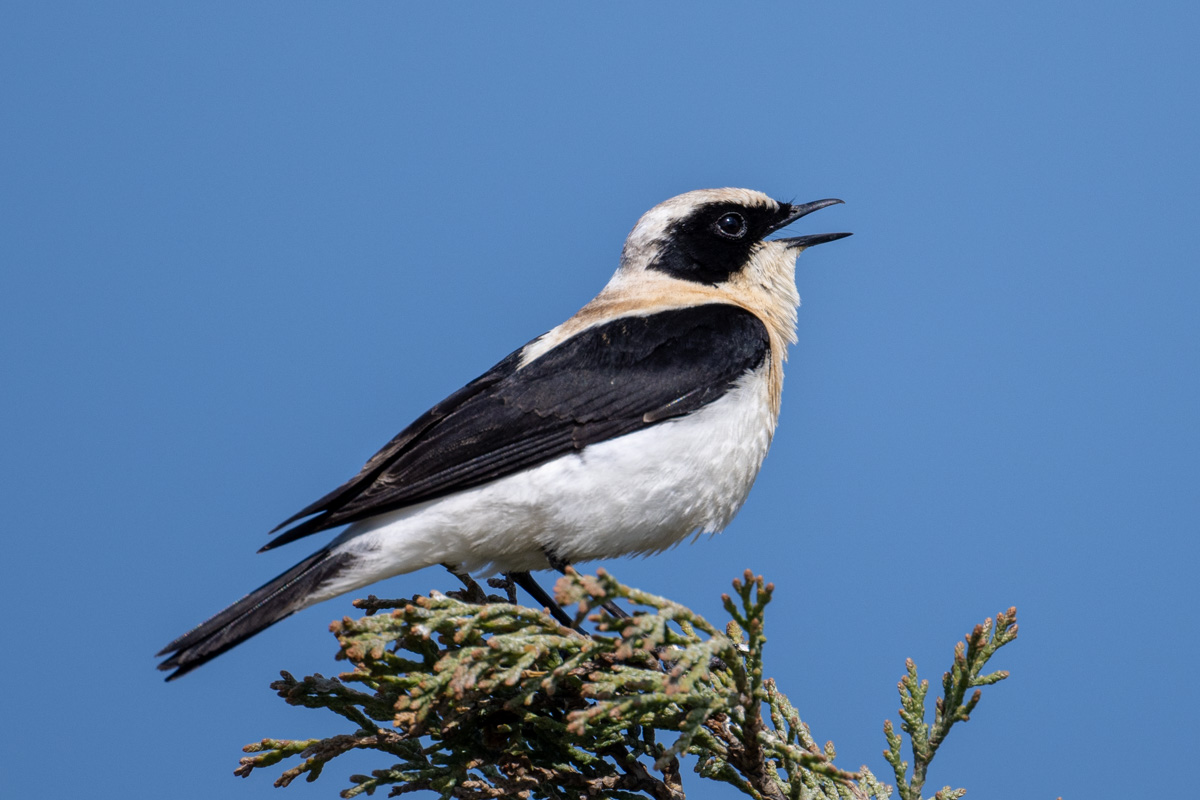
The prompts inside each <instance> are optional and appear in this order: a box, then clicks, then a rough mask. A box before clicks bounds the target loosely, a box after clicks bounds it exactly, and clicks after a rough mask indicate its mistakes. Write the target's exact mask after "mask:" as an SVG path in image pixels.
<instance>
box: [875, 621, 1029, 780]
mask: <svg viewBox="0 0 1200 800" xmlns="http://www.w3.org/2000/svg"><path fill="white" fill-rule="evenodd" d="M965 638H966V641H965V646H964V642H959V643H958V644H957V645H955V647H954V666H953V667H951V669H950V671H949V672H946V673H945V674H943V676H942V692H943V694H942V696H941V697H939V698H938V699H937V701H936V703H935V706H934V708H935V712H934V719H933V725H932V726H930V725H928V724H926V722H925V696H926V694H928V692H929V681H927V680H921V679H920V678H918V676H917V665H916V664H915V663H914V662H913V660H912V659H911V658H910V659H908V660H907V661H905V666H906V674H905V676H904V677H903V678H901V679H900V683H899V684H898V685H897V686H898V688H899V690H900V710H899V714H900V729H901V730H903V731H904V732H905V733H907V734H908V735H909V739H910V741H911V745H912V755H913V774H912V779H911V780H909V779H908V777H907V775H908V762H907V761H905V760H904V759H903V756H902V753H901V748H902V746H903V742H902V740H901V738H900V735H899V734H898V733H896V731H895V729H894V728H893V726H892V722H891V720H887V721H885V722H884V723H883V733H884V736H885V737H887V742H888V749H887V750H885V751H884V753H883V755H884V758H886V759H887V760H888V763H889V764H891V765H892V770H893V771H894V772H895V774H896V788H897V789H898V790H899V794H900V798H901V800H921V790H922V789H923V788H924V786H925V779H926V773H927V771H928V769H929V764H930V762H931V761H933V757H934V756H935V755H936V754H937V750H938V748H939V747H941V745H942V743H943V742H944V741H945V740H946V736H947V735H948V734H949V732H950V728H951V727H953V725H954V723H956V722H966V721H967V720H968V719H970V718H971V717H970V715H971V712H972V711H973V710H974V709H975V706H976V705H978V704H979V699H980V697H982V692H981V690H980V689H978V688H976V687H979V686H990V685H992V684H993V683H998V682H999V681H1002V680H1004V679H1005V678H1007V677H1008V672H1007V671H1004V670H1000V671H997V672H992V673H990V674H987V675H981V674H980V673H981V672H982V671H983V667H984V665H986V664H987V662H988V659H990V658H991V657H992V656H993V655H994V654H995V652H996V651H997V650H999V649H1000V648H1001V647H1003V646H1004V645H1006V644H1008V643H1009V642H1011V641H1013V640H1014V639H1016V638H1017V609H1016V608H1015V607H1014V608H1010V609H1008V611H1003V612H1001V613H999V614H997V615H996V621H995V623H994V624H993V622H992V620H991V618H990V617H989V618H988V619H986V620H984V622H983V624H982V625H976V626H975V628H974V630H972V631H971V632H970V633H969V634H967V636H966V637H965ZM969 689H975V691H974V692H973V693H972V695H971V698H970V699H969V700H968V699H966V695H967V691H968V690H969ZM964 701H965V702H964ZM964 794H966V790H965V789H951V788H950V787H949V786H947V787H944V788H943V789H941V790H939V791H938V792H937V793H936V794H935V795H934V800H957V798H959V797H962V796H963V795H964Z"/></svg>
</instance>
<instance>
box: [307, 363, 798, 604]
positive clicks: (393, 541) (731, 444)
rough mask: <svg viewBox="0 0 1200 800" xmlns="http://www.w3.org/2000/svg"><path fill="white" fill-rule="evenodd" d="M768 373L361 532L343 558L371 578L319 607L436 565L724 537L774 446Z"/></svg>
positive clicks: (629, 550) (581, 557) (342, 545)
mask: <svg viewBox="0 0 1200 800" xmlns="http://www.w3.org/2000/svg"><path fill="white" fill-rule="evenodd" d="M767 369H768V367H767V365H766V364H764V365H763V366H761V367H760V368H759V369H758V370H755V371H754V372H751V373H748V374H747V375H746V376H745V377H743V378H742V379H741V380H739V381H738V383H737V384H736V385H735V386H734V388H733V389H731V390H730V391H729V392H728V393H727V394H726V395H725V396H724V397H722V398H721V399H720V400H717V401H715V402H713V403H711V404H709V405H707V406H705V407H704V408H702V409H701V410H699V411H697V412H695V413H692V414H689V415H687V416H685V417H680V418H678V419H673V420H668V421H666V422H661V423H659V424H657V425H654V426H652V427H650V428H646V429H644V430H641V431H637V432H635V433H631V434H628V435H626V436H621V437H618V438H616V439H610V440H608V441H604V442H600V443H598V444H593V445H589V446H588V447H586V448H585V449H584V450H582V451H581V452H579V453H577V454H571V455H567V456H563V457H560V458H557V459H555V460H553V461H549V462H547V463H545V464H542V465H541V466H538V467H535V468H533V469H530V470H526V471H525V472H521V473H518V474H515V475H510V476H508V477H505V478H501V479H499V480H497V481H494V482H492V483H489V484H487V485H485V486H480V487H476V488H474V489H468V490H466V491H462V492H457V493H455V494H452V495H449V496H447V497H443V498H439V499H437V500H431V501H429V502H426V503H421V504H418V505H414V506H410V507H408V508H404V509H401V510H399V511H394V512H391V513H389V514H381V515H380V516H378V517H373V518H371V519H368V520H363V521H362V522H356V523H354V524H352V525H351V526H350V527H349V528H347V529H346V530H345V532H343V533H342V535H341V536H339V537H338V539H337V544H336V549H337V550H343V551H350V552H354V553H356V554H358V555H360V556H361V557H362V561H361V562H360V564H361V568H358V569H353V570H350V573H352V574H346V575H345V576H344V579H343V580H338V581H335V582H334V584H333V585H330V586H327V587H324V591H322V592H321V593H320V595H321V596H320V597H314V598H313V602H316V601H317V600H319V599H324V598H326V597H332V596H334V595H336V594H340V593H342V592H346V591H350V590H352V589H355V588H358V587H360V586H364V585H366V584H368V583H372V582H374V581H377V580H381V579H383V578H386V577H391V576H392V575H399V574H401V573H405V572H412V571H413V570H417V569H422V568H424V567H428V566H432V565H435V564H454V565H458V566H460V567H461V568H464V569H466V570H468V571H471V572H477V571H492V570H504V571H510V570H535V569H546V568H547V566H548V564H547V561H546V557H545V555H544V551H546V550H549V551H550V552H552V553H554V554H555V556H557V557H558V558H561V559H565V560H567V561H570V562H572V563H574V562H578V561H587V560H591V559H597V558H612V557H615V556H621V555H630V554H648V553H655V552H659V551H661V550H664V549H666V548H668V547H671V546H673V545H675V544H678V543H679V542H680V541H681V540H683V539H684V538H686V537H687V536H688V535H689V534H691V533H705V532H716V531H720V530H721V529H723V528H724V527H725V526H726V525H728V524H729V522H730V520H732V519H733V517H734V515H735V514H736V513H737V512H738V509H740V508H741V506H742V503H744V502H745V500H746V496H747V495H748V494H749V492H750V487H751V485H753V483H754V479H755V478H756V477H757V475H758V470H759V467H761V466H762V462H763V458H764V457H766V454H767V448H768V447H769V446H770V444H771V436H772V434H773V433H774V429H775V417H774V415H773V414H772V413H771V409H770V403H769V400H768V390H767V381H766V373H767Z"/></svg>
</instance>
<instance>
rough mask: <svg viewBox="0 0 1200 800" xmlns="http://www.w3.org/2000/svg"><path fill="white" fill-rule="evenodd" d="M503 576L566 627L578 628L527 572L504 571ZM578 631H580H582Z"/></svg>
mask: <svg viewBox="0 0 1200 800" xmlns="http://www.w3.org/2000/svg"><path fill="white" fill-rule="evenodd" d="M504 576H505V577H506V578H508V579H509V580H511V581H512V582H513V583H515V584H516V585H517V586H520V587H521V588H522V589H524V590H525V591H527V592H529V596H530V597H532V598H533V599H534V600H536V601H537V602H539V603H541V604H542V606H543V607H545V608H546V609H548V610H549V611H550V614H551V616H553V617H554V618H555V619H556V620H558V621H559V622H560V623H562V624H563V625H566V626H567V627H568V628H575V630H579V629H578V628H576V627H575V622H574V620H572V619H571V618H570V617H569V616H568V615H567V612H565V611H563V610H562V608H561V607H560V606H559V605H558V603H556V602H555V601H554V598H553V597H551V596H550V595H548V594H546V590H545V589H543V588H542V587H541V586H538V584H537V581H535V580H534V579H533V576H532V575H530V574H529V573H528V572H506V573H504ZM580 632H581V633H582V631H580Z"/></svg>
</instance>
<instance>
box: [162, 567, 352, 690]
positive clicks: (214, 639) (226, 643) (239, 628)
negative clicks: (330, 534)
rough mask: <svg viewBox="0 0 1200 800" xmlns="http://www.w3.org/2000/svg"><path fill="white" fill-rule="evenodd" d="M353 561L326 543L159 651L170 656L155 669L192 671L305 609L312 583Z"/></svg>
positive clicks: (175, 675)
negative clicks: (320, 548)
mask: <svg viewBox="0 0 1200 800" xmlns="http://www.w3.org/2000/svg"><path fill="white" fill-rule="evenodd" d="M355 560H356V559H355V557H354V556H352V555H350V554H349V553H334V552H333V551H332V550H330V549H329V548H325V549H324V550H319V551H317V552H316V553H313V554H312V555H311V556H309V557H308V558H306V559H304V560H303V561H301V562H300V563H299V564H297V565H296V566H294V567H292V568H291V569H289V570H288V571H287V572H284V573H283V574H282V575H280V576H278V577H277V578H275V579H274V580H271V581H268V582H267V583H265V584H263V585H262V586H260V587H258V588H257V589H255V590H254V591H253V592H251V593H250V594H248V595H246V596H245V597H243V598H242V599H241V600H238V601H237V602H236V603H234V604H233V605H231V606H229V608H226V609H225V610H224V611H220V612H218V613H217V614H215V615H214V616H212V617H210V618H209V619H207V620H205V621H204V622H202V623H200V624H199V625H197V626H196V627H195V628H193V629H192V630H190V631H188V632H187V633H185V634H184V635H183V636H180V637H179V638H178V639H176V640H175V641H173V642H171V643H170V644H169V645H167V646H166V647H164V648H163V649H162V650H161V651H159V652H158V655H159V656H165V655H167V654H168V653H171V654H172V655H171V657H170V658H168V659H167V660H166V661H164V662H162V663H161V664H159V665H158V668H159V669H161V670H175V671H174V672H172V673H171V674H170V675H168V676H167V680H168V681H172V680H175V679H176V678H178V677H180V676H181V675H185V674H187V673H189V672H191V671H192V670H194V669H195V668H196V667H198V666H200V665H201V664H205V663H207V662H209V661H211V660H212V659H214V658H216V657H217V656H219V655H221V653H224V652H225V651H226V650H228V649H230V648H231V647H233V646H235V645H237V644H240V643H241V642H244V641H246V640H247V639H249V638H250V637H251V636H253V635H254V634H256V633H259V632H260V631H264V630H266V629H267V628H269V627H271V626H272V625H274V624H275V623H276V622H279V621H280V620H281V619H284V618H285V617H289V616H291V615H292V614H294V613H296V612H297V611H299V610H300V609H302V608H304V607H305V606H306V605H308V603H307V602H306V600H307V599H308V597H310V596H311V595H312V593H313V592H314V591H315V590H316V589H317V588H319V587H320V586H321V585H322V584H323V583H325V582H326V581H328V580H329V579H330V578H333V577H335V576H336V575H338V574H339V573H340V572H341V571H342V570H343V569H345V568H346V566H347V565H349V564H351V563H353V562H354V561H355Z"/></svg>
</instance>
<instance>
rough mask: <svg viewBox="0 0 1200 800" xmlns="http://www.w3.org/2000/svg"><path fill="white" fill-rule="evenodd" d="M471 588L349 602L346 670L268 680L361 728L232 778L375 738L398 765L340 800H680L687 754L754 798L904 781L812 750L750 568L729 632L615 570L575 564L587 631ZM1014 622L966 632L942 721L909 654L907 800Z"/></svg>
mask: <svg viewBox="0 0 1200 800" xmlns="http://www.w3.org/2000/svg"><path fill="white" fill-rule="evenodd" d="M463 582H464V585H465V587H466V588H465V589H464V590H462V591H460V592H455V593H452V594H451V595H450V596H447V595H441V594H438V593H433V594H431V595H430V596H428V597H424V596H419V597H415V598H413V599H412V600H409V601H384V600H379V599H378V598H376V597H374V596H372V597H369V598H367V599H366V600H360V601H356V605H357V606H358V607H359V608H360V609H363V610H365V611H366V612H367V616H364V617H362V618H360V619H350V618H345V619H343V620H341V621H340V622H336V623H334V625H333V626H332V629H333V631H334V633H335V635H336V636H337V638H338V642H339V644H340V651H339V653H338V659H340V660H345V661H347V662H349V664H350V666H351V669H350V670H349V671H347V672H344V673H342V674H341V675H340V676H338V677H337V678H325V677H323V676H321V675H313V676H310V677H307V678H304V679H302V680H297V679H296V678H294V677H293V676H291V675H290V674H288V673H286V672H284V673H281V675H282V679H281V680H279V681H276V682H275V683H273V684H272V688H274V689H275V690H276V691H277V692H278V693H279V694H280V696H281V697H283V698H284V699H285V700H286V701H287V702H288V703H290V704H292V705H302V706H306V707H310V708H320V707H324V708H328V709H330V710H331V711H334V712H335V713H338V714H340V715H341V716H343V717H345V718H346V719H348V720H349V721H351V722H352V723H353V724H354V725H355V726H356V731H355V732H354V733H353V734H344V735H340V736H334V737H329V738H327V739H304V740H298V741H291V740H276V739H264V740H262V741H261V742H258V743H256V744H253V745H248V746H247V747H246V748H245V750H246V752H247V753H248V754H249V755H247V756H246V757H245V758H243V759H242V760H241V765H240V766H239V767H238V769H237V771H236V772H237V774H238V775H242V776H247V775H249V774H250V773H251V772H252V771H253V770H254V769H257V768H261V767H267V766H272V765H274V764H277V763H280V762H282V761H283V760H285V759H288V758H293V757H297V756H298V757H300V758H301V759H302V761H301V763H300V764H299V765H297V766H294V767H292V768H291V769H289V770H287V771H286V772H284V773H283V774H282V775H281V776H280V778H279V779H278V780H277V781H276V784H277V785H279V786H286V785H288V784H289V783H291V782H292V781H293V780H294V779H295V778H296V777H299V776H300V775H305V777H306V779H307V780H314V779H316V778H317V777H318V776H319V775H320V773H321V770H322V769H323V768H324V766H325V765H326V764H327V763H328V762H329V761H331V760H332V759H334V758H336V757H337V756H339V755H342V754H343V753H345V752H348V751H350V750H353V749H373V750H378V751H380V752H382V753H387V754H388V755H389V756H391V757H392V758H394V759H395V760H396V763H394V764H393V766H391V767H390V768H387V769H381V770H376V771H374V772H372V773H371V774H370V775H353V776H351V778H350V781H351V786H350V787H349V788H347V789H346V790H344V791H343V792H342V796H343V797H355V796H357V795H360V794H363V793H366V794H371V793H373V792H375V791H376V790H377V789H379V788H381V787H388V788H389V791H390V795H389V796H399V795H404V794H409V793H412V792H418V791H432V792H436V793H437V794H438V795H440V796H441V797H443V798H463V799H464V800H482V799H483V798H496V797H526V798H585V797H613V798H637V797H642V798H644V797H650V798H655V800H683V798H684V792H683V786H682V778H681V776H680V771H679V761H678V757H679V756H680V755H683V754H691V755H694V756H696V757H697V758H698V762H697V765H696V772H697V773H698V774H699V775H700V776H701V777H703V778H708V779H713V780H718V781H722V782H725V783H728V784H729V785H731V786H734V787H736V788H737V789H738V790H739V791H741V792H742V793H744V794H747V795H749V796H751V797H754V798H768V799H769V800H785V798H794V799H795V800H801V798H803V799H805V800H807V799H808V798H814V799H823V800H868V799H869V798H875V800H884V798H887V797H889V796H890V794H891V790H890V788H889V787H886V786H884V785H883V784H881V783H879V781H878V780H876V779H875V777H874V775H872V774H871V772H870V771H869V770H868V769H867V768H866V767H862V768H861V769H859V770H858V771H855V772H850V771H847V770H843V769H841V768H840V767H837V766H835V764H834V757H835V751H834V749H833V745H832V743H828V744H826V745H825V746H824V747H822V746H820V745H818V744H817V742H816V741H815V740H814V739H813V737H812V735H811V732H810V731H809V729H808V726H807V725H805V724H804V722H803V721H802V720H801V719H800V715H799V713H798V712H797V711H796V709H795V708H794V707H793V706H792V704H791V703H790V702H789V701H788V699H787V697H786V696H785V695H784V694H783V693H782V692H781V691H780V690H779V688H778V686H777V685H776V683H775V681H773V680H771V679H769V678H766V677H764V673H765V670H764V658H763V654H764V648H765V645H766V642H767V638H766V635H765V615H766V609H767V606H768V605H769V603H770V601H771V598H772V594H773V592H774V586H773V585H771V584H768V583H765V582H764V581H763V579H762V578H761V577H758V576H754V575H753V574H752V573H750V572H749V571H747V572H746V574H745V575H744V576H743V577H742V579H740V580H736V581H734V582H733V590H734V591H733V593H732V595H725V596H723V598H722V599H723V601H724V606H725V610H726V612H727V613H728V614H729V615H730V618H731V619H730V622H729V623H728V625H726V627H725V628H724V630H722V629H720V628H719V627H717V626H716V625H714V624H712V623H711V622H709V621H708V620H707V619H705V618H703V617H701V616H700V615H698V614H696V613H695V612H693V611H691V610H690V609H688V608H686V607H684V606H681V605H679V604H678V603H674V602H672V601H670V600H667V599H665V598H662V597H657V596H655V595H652V594H649V593H646V592H642V591H639V590H637V589H633V588H630V587H628V586H624V585H622V584H621V583H619V582H618V581H617V580H616V579H614V578H613V577H612V576H611V575H609V574H608V573H606V572H604V571H603V570H601V571H598V572H597V573H596V574H595V575H580V574H578V573H576V572H575V571H574V570H568V571H567V574H566V575H564V576H563V577H562V578H561V579H559V581H558V584H557V585H556V587H555V593H556V599H557V601H558V602H559V603H560V604H561V605H562V606H564V607H568V606H570V605H572V604H575V605H577V606H578V609H579V610H578V612H577V614H576V616H575V618H574V624H575V627H576V628H577V627H579V626H580V625H582V623H584V622H585V621H587V622H590V623H592V625H593V626H594V627H595V629H596V631H597V633H596V634H595V635H592V636H587V635H583V634H581V633H580V632H579V631H578V630H575V629H573V628H571V627H566V626H563V625H560V624H558V623H557V622H556V621H555V620H554V619H553V618H552V617H550V616H549V615H548V614H547V613H545V612H544V611H541V610H535V609H531V608H524V607H521V606H518V605H515V604H514V603H511V602H502V601H501V598H498V597H495V596H488V595H486V594H485V593H484V592H483V590H482V589H481V588H480V587H479V586H478V585H477V584H475V583H474V582H473V581H471V580H470V578H469V577H468V578H464V580H463ZM496 588H504V587H502V586H498V587H496ZM617 599H621V600H623V601H624V602H625V603H626V604H630V605H632V606H633V607H634V613H633V615H632V616H630V617H628V618H618V617H615V616H613V615H612V614H611V613H609V612H608V611H607V610H606V609H605V608H604V605H605V604H606V603H609V602H610V601H612V600H617ZM384 612H386V613H384ZM1012 622H1013V619H1012V612H1010V613H1009V615H1008V616H1005V615H1001V616H1000V617H998V618H997V623H996V625H995V627H994V628H993V627H992V626H991V622H990V620H989V622H988V623H987V624H985V625H984V626H980V627H978V628H977V629H976V631H975V632H974V633H973V634H972V635H971V636H970V637H968V639H967V642H966V646H965V647H964V646H963V645H960V646H959V649H958V651H956V656H955V665H954V667H953V668H952V670H951V671H950V672H948V673H947V674H946V677H945V678H944V680H943V687H944V690H945V697H944V698H943V700H942V701H939V705H938V712H937V714H936V716H935V720H934V723H933V725H932V726H926V725H925V723H924V696H925V691H926V689H927V685H926V684H925V683H924V682H922V681H919V680H918V678H917V674H916V667H915V666H914V665H912V664H911V662H909V665H910V666H909V671H908V675H907V676H906V678H905V679H904V680H903V681H901V692H902V697H903V698H904V702H903V708H902V709H901V719H902V725H901V727H902V729H903V730H904V731H905V732H907V733H909V734H910V737H911V738H912V747H913V753H914V763H915V764H916V765H917V769H916V770H915V771H914V775H913V778H912V780H911V781H906V780H905V776H906V771H907V769H908V764H907V763H906V762H904V761H903V760H902V759H901V758H900V752H901V746H902V742H901V739H900V736H899V735H898V734H896V733H895V732H894V731H893V730H892V728H891V723H890V722H889V723H887V727H886V732H887V735H888V741H889V750H888V751H887V753H885V757H886V758H887V760H888V761H889V763H891V764H892V766H893V769H894V770H896V772H897V776H898V784H899V787H900V792H901V797H902V798H903V800H913V799H914V798H917V799H919V797H920V789H921V787H922V785H923V784H924V781H925V775H926V770H927V768H928V765H929V762H930V761H932V758H933V754H934V753H936V751H937V748H938V747H939V746H940V745H941V743H942V742H943V741H944V739H945V736H946V734H947V733H948V731H949V729H950V727H951V726H952V725H953V724H954V723H955V722H957V721H962V720H965V719H966V718H967V715H969V713H970V712H971V710H972V709H973V708H974V706H975V704H976V703H977V702H978V697H977V692H976V695H975V696H972V698H970V699H967V698H966V695H965V692H967V691H968V690H969V689H970V688H973V687H978V686H983V685H987V684H989V683H994V682H996V681H998V680H1001V679H1002V678H1003V677H1004V676H1005V673H992V674H990V675H984V674H982V667H983V665H984V663H986V661H987V659H988V658H990V657H991V655H992V654H993V653H994V652H995V650H996V649H997V648H999V647H1000V646H1002V645H1003V644H1005V643H1007V641H1011V639H1012V638H1013V637H1014V636H1015V631H1016V627H1015V625H1013V624H1012ZM949 791H950V790H949V789H947V790H944V792H949ZM937 796H938V797H939V798H949V797H952V796H954V797H957V794H955V793H949V794H944V793H942V792H940V793H939V794H938V795H937Z"/></svg>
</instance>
